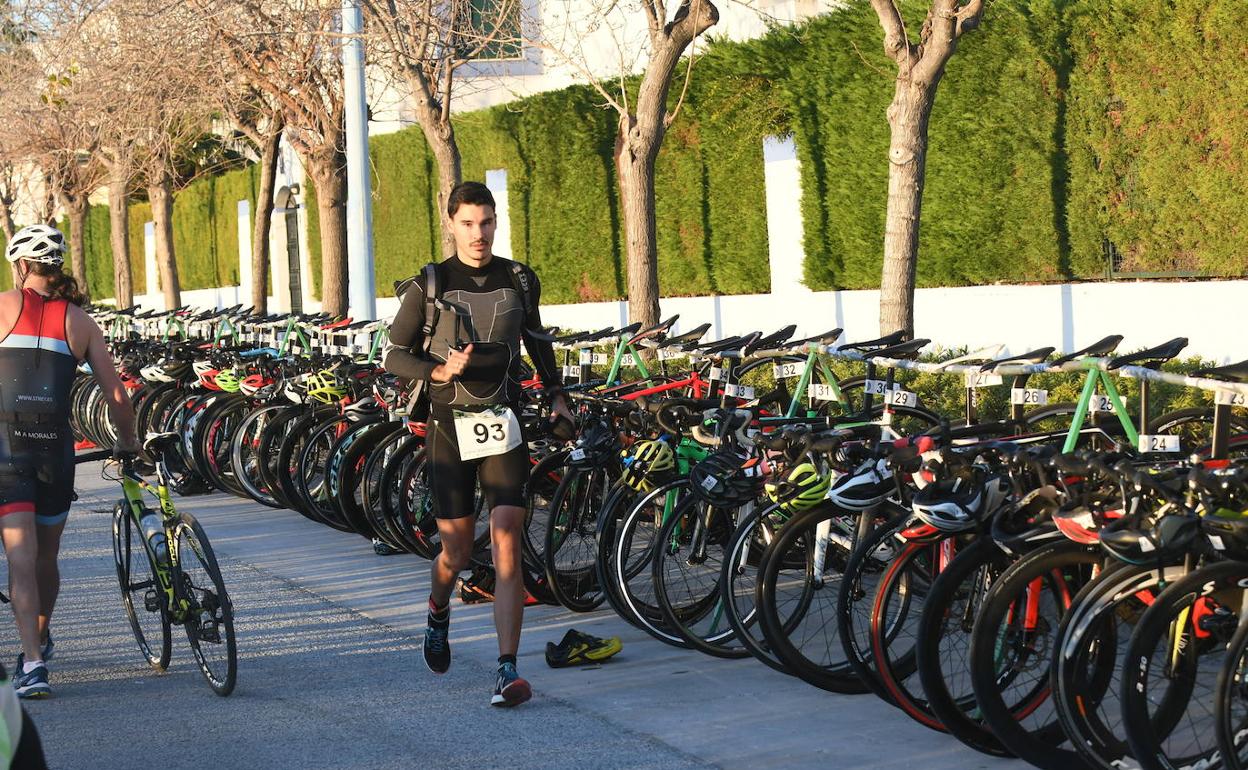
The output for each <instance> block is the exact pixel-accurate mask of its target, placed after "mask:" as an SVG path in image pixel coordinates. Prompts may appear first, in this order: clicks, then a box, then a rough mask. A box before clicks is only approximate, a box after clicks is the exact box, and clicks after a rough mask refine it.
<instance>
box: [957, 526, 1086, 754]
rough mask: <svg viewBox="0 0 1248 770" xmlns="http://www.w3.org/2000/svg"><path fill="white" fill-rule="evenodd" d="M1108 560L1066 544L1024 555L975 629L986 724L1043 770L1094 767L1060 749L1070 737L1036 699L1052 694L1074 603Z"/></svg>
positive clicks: (993, 592)
mask: <svg viewBox="0 0 1248 770" xmlns="http://www.w3.org/2000/svg"><path fill="white" fill-rule="evenodd" d="M1103 561H1104V557H1103V556H1102V555H1101V552H1100V550H1099V549H1097V548H1091V547H1088V546H1083V545H1079V544H1078V543H1071V542H1067V541H1063V542H1059V543H1054V544H1052V545H1048V546H1045V547H1043V548H1038V549H1036V550H1035V551H1032V552H1031V553H1028V554H1026V555H1024V556H1023V557H1022V558H1021V559H1019V560H1018V561H1017V562H1015V563H1014V564H1013V565H1012V566H1010V568H1009V569H1007V570H1006V571H1005V572H1004V573H1002V575H1001V578H1000V579H999V580H998V581H997V582H996V584H994V585H993V587H992V588H991V589H990V590H989V592H988V595H987V596H986V597H985V599H984V604H983V607H982V608H981V609H980V611H979V615H978V617H976V619H975V624H974V626H973V627H972V629H971V652H970V666H971V687H972V689H973V690H974V692H975V701H976V703H978V705H979V709H980V712H981V713H982V714H983V717H984V721H985V722H986V723H987V724H988V726H989V727H990V728H991V729H992V731H993V733H994V734H995V735H996V736H997V738H998V739H1000V741H1001V743H1002V745H1003V746H1004V747H1005V748H1006V749H1007V750H1009V751H1011V752H1013V753H1014V754H1015V755H1016V756H1018V757H1019V758H1020V759H1024V760H1026V761H1028V762H1030V763H1032V764H1033V765H1036V766H1037V767H1041V768H1046V770H1070V769H1071V768H1086V767H1089V765H1088V764H1087V763H1086V762H1084V761H1083V758H1082V757H1081V756H1080V755H1079V753H1078V752H1077V751H1075V750H1074V749H1071V748H1062V744H1063V743H1064V742H1065V741H1066V734H1065V732H1064V731H1063V730H1062V726H1061V723H1060V722H1059V721H1058V719H1057V715H1056V713H1054V709H1053V705H1052V703H1051V702H1050V701H1049V700H1048V699H1047V698H1046V699H1044V700H1042V701H1040V702H1036V693H1037V692H1040V693H1043V694H1044V695H1047V694H1048V691H1047V689H1046V688H1044V685H1045V684H1047V682H1048V679H1049V670H1050V664H1051V661H1052V658H1053V649H1054V645H1055V644H1056V642H1057V639H1056V636H1057V629H1058V626H1059V625H1060V624H1061V620H1062V616H1063V615H1064V614H1065V612H1066V611H1067V610H1068V609H1069V607H1070V602H1071V598H1072V597H1073V596H1075V594H1077V593H1078V592H1079V589H1080V588H1082V587H1083V586H1084V585H1085V584H1086V583H1087V582H1088V581H1089V580H1091V579H1092V577H1093V576H1094V573H1095V572H1096V571H1097V570H1098V569H1099V568H1100V565H1101V563H1102V562H1103ZM1037 688H1040V689H1039V690H1038V689H1037Z"/></svg>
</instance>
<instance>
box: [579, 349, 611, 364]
mask: <svg viewBox="0 0 1248 770" xmlns="http://www.w3.org/2000/svg"><path fill="white" fill-rule="evenodd" d="M607 361H608V358H607V354H606V353H595V352H594V351H592V350H582V351H581V366H590V365H593V366H602V365H603V364H605V363H607Z"/></svg>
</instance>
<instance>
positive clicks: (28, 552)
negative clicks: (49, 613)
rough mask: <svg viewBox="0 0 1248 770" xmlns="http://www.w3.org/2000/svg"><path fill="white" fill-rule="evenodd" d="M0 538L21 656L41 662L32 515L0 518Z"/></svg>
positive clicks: (35, 546)
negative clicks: (19, 639)
mask: <svg viewBox="0 0 1248 770" xmlns="http://www.w3.org/2000/svg"><path fill="white" fill-rule="evenodd" d="M0 537H3V539H4V553H5V556H7V557H8V561H9V598H10V599H11V600H12V602H13V616H14V618H15V619H16V620H17V633H18V635H19V636H20V637H21V639H22V652H23V654H25V656H26V660H41V659H42V654H41V653H40V652H39V581H38V577H37V576H36V569H35V560H36V553H37V551H38V546H37V543H36V541H35V512H34V511H22V512H20V513H10V514H6V515H5V516H3V517H0ZM17 673H19V674H20V673H21V672H20V671H19V672H17Z"/></svg>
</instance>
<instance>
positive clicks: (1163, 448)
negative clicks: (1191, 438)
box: [1139, 433, 1183, 452]
mask: <svg viewBox="0 0 1248 770" xmlns="http://www.w3.org/2000/svg"><path fill="white" fill-rule="evenodd" d="M1139 449H1140V451H1141V452H1182V451H1183V447H1181V446H1180V445H1179V437H1178V436H1173V435H1147V434H1143V433H1142V434H1140V447H1139Z"/></svg>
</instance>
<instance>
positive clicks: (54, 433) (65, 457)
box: [0, 225, 138, 698]
mask: <svg viewBox="0 0 1248 770" xmlns="http://www.w3.org/2000/svg"><path fill="white" fill-rule="evenodd" d="M5 257H6V258H7V259H8V261H9V262H10V263H11V264H12V265H13V272H14V284H15V286H16V288H14V289H13V290H12V291H6V292H3V293H0V536H2V537H3V539H4V552H5V555H6V557H7V558H8V562H9V590H10V592H11V595H12V600H13V615H14V617H15V618H16V619H17V631H18V634H19V635H20V636H21V639H22V652H21V654H20V655H18V656H17V666H16V669H15V670H14V672H13V686H14V688H15V689H16V690H17V694H18V696H19V697H22V698H42V697H47V696H49V695H51V694H52V688H51V687H50V686H49V684H48V668H47V665H46V663H45V661H47V660H48V659H49V658H51V657H52V650H53V644H52V634H51V632H50V631H49V629H48V622H49V620H50V619H51V617H52V609H53V607H54V606H55V605H56V597H57V594H58V593H60V587H61V579H60V572H59V570H58V569H57V564H56V560H57V555H58V554H59V552H60V547H61V532H62V531H63V530H64V529H65V520H66V519H67V518H68V517H69V505H70V502H71V501H72V500H73V494H74V443H73V442H74V439H73V436H72V434H71V432H70V427H69V389H70V386H71V385H72V384H73V382H74V375H75V371H76V369H77V366H78V362H79V361H86V362H88V363H89V364H90V365H91V371H92V373H93V374H94V375H95V378H96V380H98V381H99V384H100V389H101V390H102V391H103V394H104V398H105V400H106V401H107V402H108V406H109V410H110V411H111V413H112V416H113V421H114V422H115V423H116V425H117V430H118V449H121V450H130V451H138V442H137V441H136V439H135V437H134V409H133V408H132V406H131V404H130V397H129V396H128V395H127V394H126V389H125V386H124V385H122V383H121V379H120V378H119V377H118V376H117V371H116V369H114V368H113V359H112V356H111V355H110V354H109V351H108V347H107V345H106V343H105V341H104V334H103V333H102V332H101V331H100V327H99V326H97V325H96V323H95V321H93V320H91V317H90V316H88V315H87V314H86V312H85V311H83V309H82V308H81V307H79V306H80V305H81V304H82V303H83V302H84V301H85V297H84V296H83V295H82V293H81V292H80V291H79V290H78V284H77V282H76V281H75V280H74V279H73V277H72V276H68V275H66V274H65V273H64V272H62V270H61V265H62V264H63V263H64V261H65V236H64V235H62V234H61V232H60V231H59V230H57V229H56V228H54V227H49V226H47V225H32V226H30V227H27V228H24V229H22V230H20V231H19V232H18V233H17V234H16V235H14V236H13V240H11V241H9V244H8V247H7V248H6V249H5Z"/></svg>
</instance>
